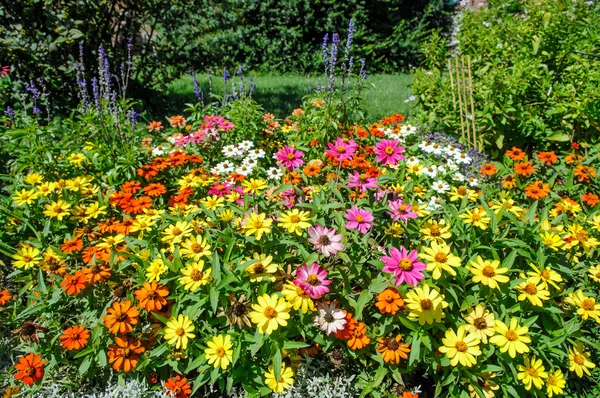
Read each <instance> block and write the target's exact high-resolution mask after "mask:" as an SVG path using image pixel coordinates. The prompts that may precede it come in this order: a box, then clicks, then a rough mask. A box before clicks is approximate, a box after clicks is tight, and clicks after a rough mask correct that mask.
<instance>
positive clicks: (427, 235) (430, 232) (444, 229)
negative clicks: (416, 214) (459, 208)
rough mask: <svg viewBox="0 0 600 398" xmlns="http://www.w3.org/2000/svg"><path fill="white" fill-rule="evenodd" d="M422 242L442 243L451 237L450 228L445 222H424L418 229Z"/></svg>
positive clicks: (442, 220)
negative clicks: (433, 241)
mask: <svg viewBox="0 0 600 398" xmlns="http://www.w3.org/2000/svg"><path fill="white" fill-rule="evenodd" d="M420 232H421V239H422V240H435V241H436V242H437V243H444V240H445V239H448V238H450V237H451V236H452V232H450V227H449V226H447V225H446V220H445V219H441V220H440V221H439V222H438V221H436V220H431V221H426V222H425V223H423V225H422V226H421V229H420Z"/></svg>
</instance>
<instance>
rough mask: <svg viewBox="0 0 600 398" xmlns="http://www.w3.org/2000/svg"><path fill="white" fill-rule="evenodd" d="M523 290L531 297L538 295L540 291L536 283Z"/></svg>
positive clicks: (529, 284)
mask: <svg viewBox="0 0 600 398" xmlns="http://www.w3.org/2000/svg"><path fill="white" fill-rule="evenodd" d="M523 290H524V291H525V293H527V294H528V295H530V296H533V295H536V294H537V291H538V290H537V286H536V285H535V283H528V284H527V285H526V286H525V289H523Z"/></svg>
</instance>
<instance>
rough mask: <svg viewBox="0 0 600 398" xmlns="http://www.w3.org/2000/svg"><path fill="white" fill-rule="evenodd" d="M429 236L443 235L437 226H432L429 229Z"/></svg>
mask: <svg viewBox="0 0 600 398" xmlns="http://www.w3.org/2000/svg"><path fill="white" fill-rule="evenodd" d="M429 234H430V235H431V236H440V235H441V233H440V227H438V226H437V225H432V226H431V227H430V228H429Z"/></svg>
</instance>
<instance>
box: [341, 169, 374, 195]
mask: <svg viewBox="0 0 600 398" xmlns="http://www.w3.org/2000/svg"><path fill="white" fill-rule="evenodd" d="M377 187H378V186H377V178H373V177H369V176H368V175H367V174H360V173H359V172H358V171H356V170H354V174H350V175H349V176H348V188H359V189H360V190H361V191H362V192H365V191H366V190H367V189H368V188H377Z"/></svg>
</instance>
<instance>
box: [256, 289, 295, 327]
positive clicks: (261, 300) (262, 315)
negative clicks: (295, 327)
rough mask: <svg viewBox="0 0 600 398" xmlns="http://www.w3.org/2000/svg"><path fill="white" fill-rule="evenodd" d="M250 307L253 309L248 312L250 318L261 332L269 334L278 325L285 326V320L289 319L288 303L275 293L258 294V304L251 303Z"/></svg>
mask: <svg viewBox="0 0 600 398" xmlns="http://www.w3.org/2000/svg"><path fill="white" fill-rule="evenodd" d="M252 309H253V310H254V311H252V312H250V319H251V320H252V323H256V324H257V326H258V331H259V333H262V334H265V333H266V334H271V333H273V331H274V330H276V329H277V328H278V327H279V326H280V325H281V326H287V320H288V319H290V314H289V312H290V307H289V304H288V303H287V302H286V301H285V299H284V298H283V297H278V296H277V294H273V295H271V296H269V295H268V294H263V295H262V296H259V297H258V304H252Z"/></svg>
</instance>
